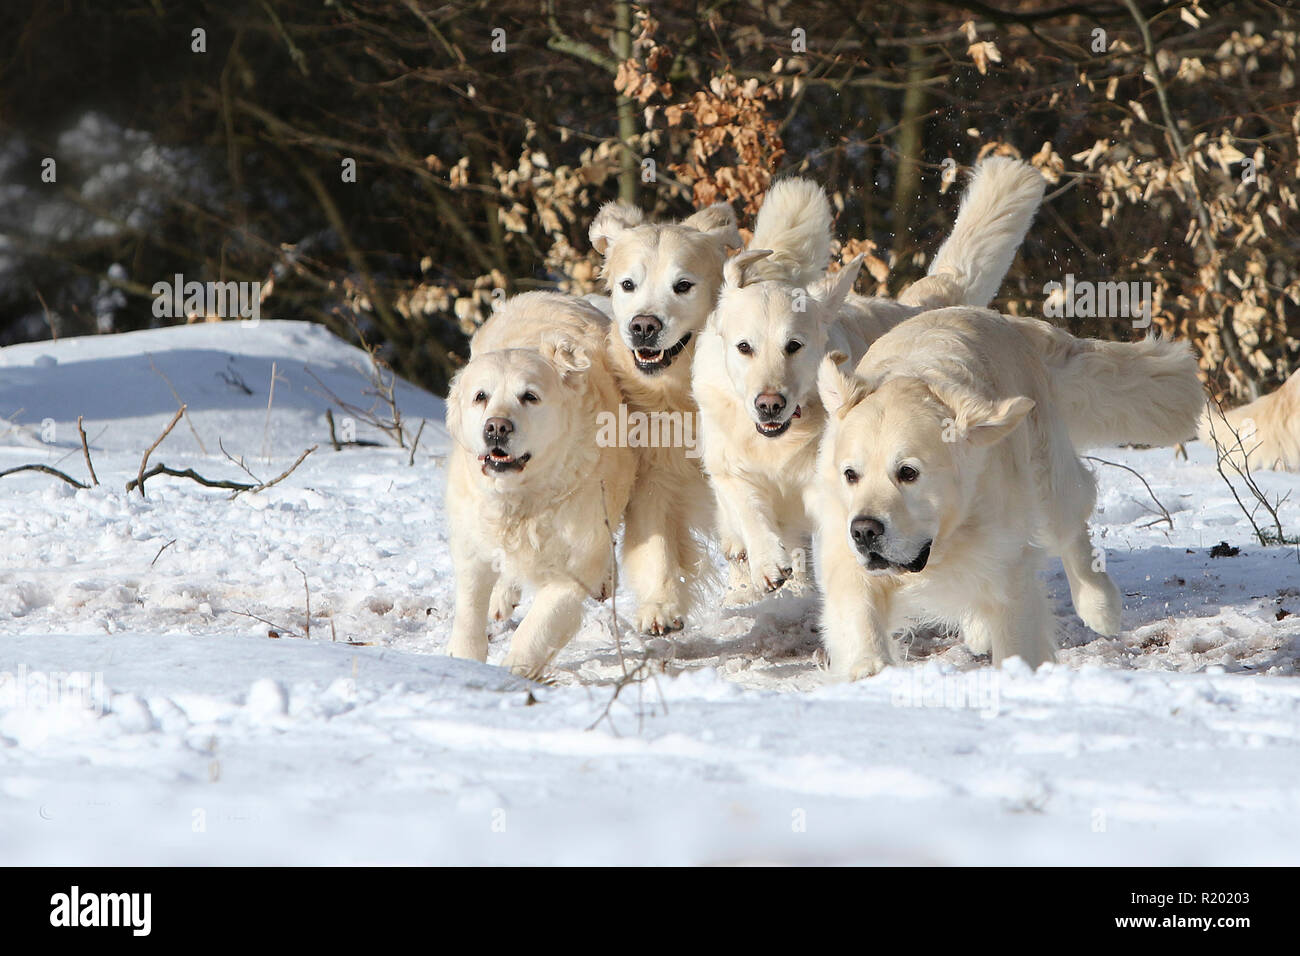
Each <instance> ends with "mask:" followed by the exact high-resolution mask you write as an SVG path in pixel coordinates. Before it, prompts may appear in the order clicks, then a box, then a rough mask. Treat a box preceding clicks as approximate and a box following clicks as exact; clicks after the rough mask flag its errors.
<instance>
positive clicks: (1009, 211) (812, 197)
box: [692, 157, 1044, 604]
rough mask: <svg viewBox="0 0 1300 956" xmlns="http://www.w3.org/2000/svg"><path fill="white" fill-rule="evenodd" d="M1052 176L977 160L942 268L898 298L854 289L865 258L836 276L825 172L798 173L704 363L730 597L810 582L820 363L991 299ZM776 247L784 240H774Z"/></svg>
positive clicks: (749, 256) (715, 321) (742, 266)
mask: <svg viewBox="0 0 1300 956" xmlns="http://www.w3.org/2000/svg"><path fill="white" fill-rule="evenodd" d="M1043 188H1044V180H1043V177H1042V176H1041V175H1040V174H1039V173H1038V171H1037V170H1035V169H1034V168H1033V167H1032V166H1030V165H1028V164H1027V163H1023V162H1020V161H1018V160H1013V159H1008V158H1003V157H994V158H991V159H988V160H985V161H984V162H983V163H981V164H980V165H979V166H978V167H977V168H976V171H975V174H974V176H973V178H972V180H971V183H970V186H969V187H968V189H967V191H966V194H965V196H964V198H963V201H962V204H961V207H960V210H959V212H958V216H957V220H956V223H955V224H954V227H953V231H952V234H951V235H950V236H949V238H948V239H947V241H946V242H945V243H944V244H943V246H942V247H941V248H940V250H939V252H938V254H937V255H936V256H935V258H934V260H933V262H932V263H931V265H930V270H929V273H930V274H929V275H928V276H927V277H926V278H924V279H922V280H920V281H919V282H917V283H915V284H914V285H912V286H911V287H910V288H909V289H907V290H906V291H905V292H904V293H903V295H902V296H900V297H899V300H898V301H894V300H890V299H883V298H867V297H863V296H859V295H854V294H853V293H852V291H851V290H852V287H853V282H854V279H855V278H856V277H857V274H858V269H859V266H860V265H861V259H860V258H859V259H856V260H854V261H853V262H851V263H850V264H849V265H848V266H847V267H846V268H844V269H842V270H841V271H840V272H838V273H834V274H831V275H826V274H825V273H826V266H827V263H828V260H829V257H830V242H831V210H830V204H829V203H828V202H827V199H826V195H825V193H824V192H823V191H822V189H821V188H820V187H819V186H817V185H816V184H814V183H811V182H808V181H807V180H802V179H787V180H784V181H782V182H780V183H778V184H777V185H776V186H775V187H773V189H772V191H771V192H770V193H769V194H768V196H767V197H766V199H765V201H764V203H763V206H762V209H761V210H760V211H759V214H758V221H757V223H756V225H755V230H754V238H753V241H752V242H751V243H750V249H751V250H752V251H748V252H744V253H741V254H740V255H737V256H735V257H734V258H732V259H731V260H730V261H729V262H728V263H727V264H726V266H725V267H724V269H723V276H724V283H723V286H722V290H721V293H720V295H719V299H718V304H717V307H716V309H715V310H714V312H713V314H712V315H711V316H710V318H709V322H708V325H707V327H706V328H705V330H704V332H703V334H702V335H701V337H700V345H699V349H698V351H697V353H696V358H695V363H694V367H693V372H692V375H693V380H694V381H693V385H694V392H695V398H696V400H697V402H698V404H699V408H700V431H701V438H702V441H703V452H704V455H703V457H704V464H705V470H706V471H707V473H708V475H709V479H710V481H711V483H712V485H713V489H714V492H715V496H716V501H717V509H718V528H719V532H720V536H721V539H722V546H723V550H724V552H725V554H726V555H727V557H728V559H729V562H730V567H731V587H730V589H729V591H728V593H727V597H726V602H727V603H731V604H738V603H745V602H747V601H750V600H753V599H754V598H756V597H759V596H762V595H763V594H764V593H766V592H769V591H773V590H775V589H776V588H779V587H781V586H782V585H784V584H786V582H787V580H789V581H790V582H791V583H790V585H789V588H788V589H791V590H799V589H801V588H802V587H803V586H804V584H805V582H806V577H805V574H804V571H805V568H806V562H804V561H802V560H801V557H802V556H803V555H805V554H806V553H807V549H808V547H809V542H810V538H811V534H812V519H811V516H810V515H809V514H808V513H807V511H806V508H805V503H804V491H805V489H806V487H807V486H808V484H809V483H810V482H811V480H812V476H813V471H814V464H815V459H816V447H817V442H818V439H819V437H820V435H821V431H822V426H823V423H824V421H825V413H824V411H823V410H822V407H821V403H820V402H819V401H818V398H817V387H816V383H817V370H818V367H819V366H820V364H821V359H822V357H823V356H825V355H826V354H827V353H828V352H830V351H832V350H839V351H842V352H845V353H847V354H848V355H850V356H852V357H853V359H854V361H856V360H857V359H858V358H859V357H861V356H862V355H863V354H864V353H865V352H866V351H867V348H868V346H870V344H871V343H872V342H873V341H875V340H876V339H877V338H878V337H879V336H880V335H882V334H883V333H884V332H886V331H887V330H888V329H890V328H891V327H893V326H894V325H896V324H897V323H899V322H901V321H902V320H904V319H905V318H908V317H909V316H912V315H916V314H917V313H919V312H921V311H923V308H937V307H941V306H946V305H959V304H967V305H977V306H983V305H986V304H987V303H988V302H989V300H990V299H992V298H993V295H994V293H995V292H996V291H997V287H998V286H999V285H1000V284H1001V282H1002V278H1003V276H1004V275H1005V274H1006V271H1007V269H1008V268H1009V267H1010V265H1011V261H1012V259H1013V258H1014V257H1015V254H1016V249H1017V248H1018V247H1019V246H1020V244H1021V242H1022V241H1023V240H1024V237H1025V233H1026V231H1027V230H1028V228H1029V225H1030V222H1031V221H1032V220H1033V217H1034V214H1035V213H1036V212H1037V210H1038V206H1039V204H1040V202H1041V201H1042V197H1043ZM769 250H775V251H772V252H769Z"/></svg>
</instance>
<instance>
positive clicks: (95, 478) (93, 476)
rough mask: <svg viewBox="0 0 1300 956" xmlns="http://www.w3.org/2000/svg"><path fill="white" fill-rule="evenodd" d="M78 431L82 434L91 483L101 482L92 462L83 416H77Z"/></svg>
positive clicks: (83, 449) (82, 445)
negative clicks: (82, 422)
mask: <svg viewBox="0 0 1300 956" xmlns="http://www.w3.org/2000/svg"><path fill="white" fill-rule="evenodd" d="M77 431H78V432H79V433H80V434H81V453H82V454H83V455H85V456H86V470H87V471H88V472H90V483H91V484H92V485H98V484H99V478H98V476H96V474H95V466H94V465H92V464H91V463H90V446H89V445H88V444H87V443H86V429H85V428H84V427H82V424H81V416H80V415H78V416H77Z"/></svg>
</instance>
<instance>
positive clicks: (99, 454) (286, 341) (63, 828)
mask: <svg viewBox="0 0 1300 956" xmlns="http://www.w3.org/2000/svg"><path fill="white" fill-rule="evenodd" d="M151 361H152V367H151ZM273 362H274V363H275V368H276V373H277V377H278V379H277V383H276V386H275V389H276V390H275V396H274V402H273V404H272V407H271V412H270V415H269V425H268V415H267V391H268V387H269V384H270V380H271V367H272V363H273ZM365 365H366V362H365V356H364V355H363V354H362V353H360V352H357V351H356V350H355V349H352V348H351V347H349V346H347V345H345V344H343V343H342V342H339V341H338V340H336V339H334V338H332V337H331V336H330V335H329V334H328V333H327V332H325V331H324V330H323V329H320V328H318V327H314V326H310V325H305V324H300V323H287V322H270V321H263V322H262V323H260V324H259V325H256V326H251V327H250V326H243V325H240V324H239V323H225V324H220V325H196V326H189V327H182V328H173V329H162V330H156V331H151V332H143V333H132V334H127V335H119V336H105V337H101V338H92V339H73V340H63V341H59V342H57V343H49V342H45V343H35V344H29V345H21V346H15V347H12V348H8V349H5V350H3V351H0V419H5V421H0V470H3V469H5V468H9V467H13V466H15V465H19V464H26V463H32V462H40V463H44V464H48V465H51V466H53V467H57V468H59V469H61V470H63V471H66V472H68V473H69V474H71V475H72V476H73V477H76V478H78V479H80V480H83V481H84V480H85V478H86V472H85V466H84V463H83V461H82V455H81V450H80V440H79V438H78V435H77V429H76V417H77V415H79V414H80V415H84V416H85V426H86V430H87V433H88V434H89V436H90V441H91V448H92V452H93V456H94V465H95V469H96V471H97V472H98V476H99V479H100V481H101V485H100V486H99V487H93V488H89V489H87V490H76V489H74V488H72V487H71V486H70V485H67V484H65V483H63V482H61V481H59V480H57V479H55V478H53V477H50V476H48V475H44V474H38V473H32V472H27V473H22V474H18V475H12V476H9V477H6V478H4V479H0V861H4V862H6V863H74V864H75V863H162V864H167V863H353V862H357V863H360V862H381V863H588V862H595V863H665V864H667V863H762V862H784V863H805V862H835V863H903V864H910V863H936V864H951V863H988V864H993V863H1065V862H1072V863H1148V864H1149V863H1159V864H1163V863H1169V864H1202V863H1291V864H1295V863H1300V840H1297V838H1296V837H1295V835H1294V834H1295V826H1294V821H1295V819H1296V815H1297V813H1298V812H1300V680H1298V679H1297V674H1296V660H1297V656H1298V655H1300V560H1298V558H1297V553H1296V550H1295V549H1294V548H1284V547H1273V548H1264V547H1260V546H1258V545H1257V544H1255V543H1254V541H1253V538H1252V536H1251V534H1250V529H1249V526H1248V525H1247V523H1246V521H1245V519H1244V517H1243V515H1242V513H1241V510H1240V508H1239V507H1238V505H1237V504H1236V502H1235V501H1234V500H1233V498H1232V496H1231V494H1230V492H1229V490H1228V488H1227V487H1226V486H1225V485H1224V483H1223V481H1222V479H1220V477H1219V476H1218V475H1217V474H1216V472H1215V470H1214V467H1213V464H1212V458H1211V455H1210V454H1209V452H1208V451H1207V450H1206V449H1205V448H1202V447H1200V446H1196V445H1193V446H1191V447H1190V449H1189V450H1190V453H1191V458H1190V461H1177V460H1175V459H1174V457H1173V456H1172V454H1171V453H1170V452H1168V451H1165V450H1157V451H1134V450H1124V449H1106V450H1102V451H1099V452H1096V454H1097V455H1098V456H1099V457H1102V458H1105V459H1108V460H1110V461H1115V462H1122V463H1124V464H1127V465H1129V466H1131V467H1133V468H1136V469H1137V470H1138V471H1140V472H1141V473H1142V474H1143V475H1144V476H1145V477H1146V478H1147V480H1148V481H1149V482H1150V483H1151V487H1152V489H1153V491H1154V493H1155V495H1156V496H1157V497H1158V498H1159V499H1160V501H1161V502H1163V503H1164V505H1165V506H1166V507H1167V508H1168V510H1169V511H1170V512H1171V514H1172V517H1173V525H1174V527H1173V529H1172V530H1171V529H1169V528H1168V527H1167V526H1165V525H1164V524H1163V523H1157V524H1152V521H1153V518H1154V517H1155V515H1153V513H1152V512H1153V509H1154V505H1153V504H1152V503H1151V502H1150V498H1149V496H1148V494H1147V492H1146V490H1145V489H1144V488H1143V487H1142V485H1141V483H1140V482H1139V481H1138V479H1137V478H1135V477H1134V476H1133V475H1131V474H1129V473H1128V472H1126V471H1123V470H1120V469H1118V468H1112V467H1109V466H1103V465H1098V466H1097V467H1098V468H1099V477H1100V480H1101V483H1102V495H1101V502H1100V507H1099V513H1098V514H1097V517H1096V524H1095V536H1096V543H1097V544H1099V545H1101V546H1103V547H1104V548H1105V551H1106V557H1107V564H1108V568H1109V570H1110V571H1111V573H1112V574H1113V576H1114V577H1115V579H1116V581H1117V582H1118V583H1119V585H1120V588H1121V589H1122V590H1123V591H1124V593H1125V595H1126V598H1125V613H1124V625H1125V627H1124V633H1123V635H1122V636H1121V637H1120V638H1118V639H1114V640H1107V639H1103V638H1099V637H1096V636H1095V635H1093V634H1091V633H1090V632H1089V631H1087V630H1086V629H1085V628H1084V627H1083V625H1082V624H1081V623H1080V622H1079V621H1078V619H1077V618H1075V617H1074V616H1073V613H1072V611H1071V609H1070V606H1069V598H1068V593H1067V590H1066V584H1065V580H1064V575H1063V573H1062V572H1061V570H1060V567H1059V565H1056V566H1055V567H1054V568H1053V569H1052V570H1051V571H1050V572H1049V575H1048V579H1049V585H1050V588H1051V594H1052V598H1053V601H1054V603H1055V606H1056V608H1057V611H1058V614H1059V615H1060V621H1061V640H1062V643H1063V645H1064V650H1063V652H1062V654H1061V661H1060V663H1058V664H1057V665H1055V666H1052V667H1046V668H1043V669H1040V670H1039V671H1038V672H1037V673H1033V674H1031V673H1028V672H1026V671H1025V670H1024V669H1023V668H1017V667H1015V666H1014V664H1013V666H1012V667H1009V668H1007V669H1006V670H1004V671H994V670H992V669H991V668H990V667H989V666H988V664H987V662H986V661H980V660H978V659H974V658H972V657H971V656H970V655H969V653H967V652H966V651H965V649H964V648H962V647H961V646H960V645H958V644H956V643H955V642H953V641H952V640H950V639H947V638H943V637H939V636H933V635H931V636H925V635H922V636H919V637H917V638H915V639H914V640H913V642H912V645H911V648H910V651H909V658H910V663H909V664H908V665H907V666H904V667H899V668H893V669H890V670H888V671H886V672H885V673H884V674H882V675H880V676H879V677H876V678H873V679H870V680H866V681H862V682H860V683H857V684H854V685H848V686H843V685H841V686H834V685H829V684H827V683H826V681H825V680H824V676H823V673H822V672H821V670H820V669H819V667H818V657H817V638H816V635H815V633H814V632H813V630H812V624H811V622H812V616H813V615H812V612H813V604H812V601H811V600H810V599H806V598H798V597H791V596H782V597H779V598H776V599H771V600H768V601H766V602H764V603H763V604H761V605H758V606H755V607H754V608H747V609H739V610H732V609H727V610H719V609H717V608H714V609H711V610H707V611H706V612H705V613H704V614H702V615H701V617H700V618H699V619H698V620H697V621H694V622H692V624H691V626H690V627H689V628H688V629H687V630H686V632H684V634H682V635H679V636H678V638H677V639H676V640H665V641H654V642H652V643H651V644H650V645H649V646H645V645H642V644H641V643H640V642H639V641H638V640H637V639H636V638H635V637H633V636H631V635H630V634H628V633H624V635H623V649H624V653H625V655H626V657H627V659H628V660H629V661H630V662H632V663H636V662H639V661H640V660H642V659H643V658H644V657H645V656H647V655H648V656H649V657H650V658H651V664H650V665H649V667H648V668H647V670H648V671H649V673H650V674H651V676H650V677H649V678H648V679H646V680H644V681H640V682H635V683H630V684H628V685H627V686H625V687H623V689H622V690H621V692H620V693H618V695H617V698H616V699H615V687H614V681H615V680H616V679H617V678H618V676H619V675H620V674H621V673H622V669H621V667H620V664H619V659H618V654H617V652H616V649H615V646H614V640H613V637H612V629H611V623H610V614H609V609H608V607H607V606H606V607H597V606H595V605H592V606H591V607H590V608H589V612H588V616H587V619H586V622H585V624H584V627H583V630H582V632H581V634H580V635H579V637H578V638H577V639H576V640H575V641H574V642H573V643H572V644H571V645H570V646H569V648H568V649H567V650H566V651H565V652H564V653H563V655H562V657H561V659H560V660H559V662H558V670H557V673H556V677H555V683H554V684H553V685H550V686H540V685H533V684H529V683H527V682H525V681H522V680H520V679H517V678H514V677H512V676H510V675H508V674H506V673H504V672H502V671H501V670H499V669H497V668H495V667H491V666H484V665H477V664H472V663H467V662H463V661H452V660H450V659H448V658H446V657H443V656H442V651H443V648H444V647H445V644H446V641H447V637H448V632H449V629H450V619H451V613H452V569H451V563H450V558H449V556H448V554H447V542H446V523H445V520H444V513H445V512H444V505H443V494H444V487H445V486H444V470H443V467H442V456H443V455H444V454H445V452H446V450H447V441H448V439H447V436H446V433H445V431H444V430H443V429H442V426H441V417H442V407H441V402H440V401H439V400H438V399H436V398H434V397H432V396H429V395H427V394H424V393H422V392H420V391H418V390H416V389H414V388H410V387H403V388H402V389H401V390H400V391H399V403H400V406H401V408H402V410H403V413H404V416H405V417H406V419H407V420H408V421H411V422H415V423H417V424H418V421H419V420H420V419H421V418H425V419H428V422H429V424H428V425H427V427H426V428H425V431H424V435H423V437H422V439H421V442H420V446H419V449H418V451H417V453H416V455H415V459H414V464H413V465H412V464H408V458H409V452H407V451H405V450H401V449H398V448H396V447H395V446H393V445H392V444H391V442H388V440H387V439H385V438H384V437H383V436H381V435H378V434H377V433H374V432H373V431H371V430H369V429H367V428H366V427H365V425H364V424H363V423H358V424H357V437H358V438H362V439H374V440H380V441H383V442H384V444H383V445H381V446H377V447H350V448H346V449H345V450H343V451H341V452H335V451H333V450H332V449H331V447H330V445H329V441H328V433H327V429H326V425H325V419H324V411H325V409H326V408H328V407H330V401H329V400H328V399H327V398H326V397H324V395H323V394H321V387H320V385H318V384H317V382H316V381H315V380H314V379H313V378H312V377H311V376H310V375H309V374H308V373H307V371H306V367H310V368H311V369H312V370H313V371H314V372H315V374H316V375H317V376H319V378H320V380H321V381H322V382H324V383H325V385H326V386H327V387H328V388H329V389H330V390H331V391H334V392H336V393H337V394H339V395H340V396H341V397H343V398H344V399H345V400H348V401H352V402H354V403H358V404H367V405H368V404H369V403H370V400H369V399H366V398H364V397H363V395H362V392H363V390H364V389H365V387H366V385H367V382H366V379H365V376H364V375H363V374H362V371H361V370H363V369H364V367H365ZM160 373H161V374H160ZM164 375H165V377H166V379H167V380H169V381H170V385H169V384H168V381H165V380H164V377H163V376H164ZM173 389H174V390H175V393H176V394H178V395H179V396H180V398H181V399H183V400H184V401H185V402H186V403H188V406H189V422H182V423H179V424H178V425H177V426H176V428H175V429H174V430H173V431H172V433H171V435H170V436H169V437H168V438H167V440H166V441H165V442H164V443H163V444H162V445H161V446H159V448H158V449H157V450H156V451H155V452H154V453H153V456H152V458H151V464H155V463H158V462H163V463H166V464H167V465H169V466H172V467H174V468H189V467H192V468H194V469H195V470H196V471H197V472H199V473H201V474H203V475H205V476H207V477H210V478H228V479H232V480H241V479H243V480H248V479H247V476H246V475H245V474H243V473H242V472H241V471H240V469H239V468H238V467H236V466H235V465H234V464H232V463H231V462H230V461H228V460H227V459H226V458H225V457H224V456H223V455H222V453H221V451H220V450H219V448H218V438H220V440H221V445H222V446H224V448H225V450H226V451H227V452H229V453H231V454H232V455H234V456H236V457H240V456H242V457H243V458H244V459H245V464H246V465H247V466H248V467H249V468H250V469H251V470H252V471H254V472H255V473H256V474H257V475H258V476H259V477H261V478H268V477H273V476H274V475H276V474H279V473H280V472H281V471H283V470H284V469H285V468H287V467H288V466H289V465H290V464H291V463H292V462H293V460H294V459H295V458H296V457H297V455H298V454H299V453H300V452H302V451H303V450H304V449H305V448H307V447H308V446H310V445H312V444H317V445H319V448H318V450H317V451H316V452H315V453H314V454H312V455H311V456H310V457H308V458H307V459H306V461H305V462H304V463H303V464H302V466H301V467H300V468H299V469H298V470H297V471H295V472H294V473H293V474H292V475H290V476H289V477H288V478H287V479H285V481H284V482H282V483H281V484H279V485H276V486H275V487H272V488H269V489H267V490H265V491H263V492H261V493H259V494H256V495H247V494H246V495H241V496H239V497H238V498H236V499H234V500H233V501H232V500H228V492H224V491H221V490H217V489H209V488H203V487H200V486H199V485H197V484H194V483H193V482H189V481H186V480H182V479H176V478H169V477H157V478H154V479H151V480H150V481H149V483H148V484H147V486H146V490H147V492H148V497H147V498H141V497H140V495H139V494H135V493H133V494H130V495H128V494H126V493H125V492H124V490H123V486H124V485H125V483H126V481H127V480H129V479H130V478H132V477H134V476H135V474H136V473H137V471H138V470H139V464H140V456H141V454H142V453H143V450H144V449H145V448H146V447H147V446H148V445H149V444H150V443H151V442H152V441H153V440H154V439H155V438H156V437H157V436H158V433H159V432H160V431H161V430H162V428H163V426H165V425H166V424H167V422H168V421H169V420H170V419H171V417H172V415H173V413H174V412H175V409H176V404H177V400H176V397H175V395H174V394H173ZM339 417H342V415H341V413H340V414H339ZM191 426H192V428H191ZM203 449H205V450H206V454H205V453H204V451H203ZM267 452H269V453H270V461H269V462H268V461H267V460H266V458H265V457H264V456H265V454H266V453H267ZM1260 483H1261V485H1262V486H1263V487H1264V488H1265V490H1266V491H1267V492H1269V493H1270V494H1271V495H1274V496H1278V497H1280V496H1284V495H1286V494H1287V493H1288V492H1289V493H1291V499H1290V500H1288V501H1286V502H1285V503H1284V505H1283V506H1282V509H1281V511H1280V515H1281V518H1282V521H1283V524H1284V526H1285V527H1286V529H1287V530H1288V531H1289V532H1290V533H1292V534H1295V533H1298V532H1300V487H1298V486H1300V478H1298V477H1297V476H1293V475H1283V474H1272V473H1265V474H1263V475H1261V476H1260ZM1220 541H1226V542H1228V543H1229V544H1230V545H1233V546H1236V547H1238V548H1240V552H1239V553H1238V554H1236V555H1235V556H1225V557H1211V555H1210V549H1211V548H1212V547H1213V546H1214V545H1215V544H1217V543H1218V542H1220ZM304 575H305V581H304ZM308 597H309V598H310V605H311V616H310V637H307V636H306V634H307V631H308V621H307V615H306V604H307V600H308ZM619 598H620V610H622V611H626V610H627V609H629V608H630V607H631V603H630V597H628V596H627V595H626V594H620V595H619ZM506 630H507V629H506V628H503V629H502V634H501V635H500V636H499V638H498V639H496V640H494V641H493V645H492V659H493V660H499V659H500V658H501V657H502V656H503V655H504V652H505V644H506V642H507V634H506ZM272 635H278V636H272Z"/></svg>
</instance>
